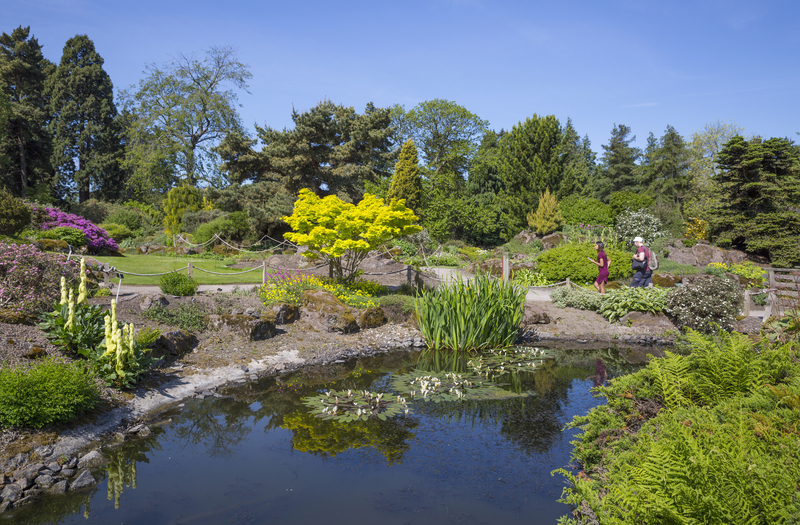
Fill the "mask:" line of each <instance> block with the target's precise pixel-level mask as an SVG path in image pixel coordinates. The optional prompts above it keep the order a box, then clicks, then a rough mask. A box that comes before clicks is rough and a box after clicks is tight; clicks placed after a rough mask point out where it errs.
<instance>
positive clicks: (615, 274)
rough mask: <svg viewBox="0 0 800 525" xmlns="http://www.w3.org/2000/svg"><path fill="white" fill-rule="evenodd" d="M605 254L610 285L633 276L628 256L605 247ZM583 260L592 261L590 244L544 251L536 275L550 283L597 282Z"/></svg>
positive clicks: (594, 269)
mask: <svg viewBox="0 0 800 525" xmlns="http://www.w3.org/2000/svg"><path fill="white" fill-rule="evenodd" d="M605 252H606V255H608V258H609V259H610V260H611V264H610V266H609V277H608V279H609V280H610V281H618V280H620V279H622V278H625V277H630V276H631V275H633V270H631V254H629V253H627V252H623V251H620V250H616V249H614V248H609V247H606V250H605ZM587 257H591V258H592V259H596V257H597V251H596V250H595V249H594V244H592V243H588V242H576V243H570V244H563V245H561V246H558V247H556V248H553V249H552V250H547V251H545V252H543V253H541V254H540V255H539V256H538V257H537V259H536V261H537V266H538V270H539V272H540V273H542V274H543V275H544V276H545V277H546V278H547V279H549V280H550V281H552V282H560V281H564V280H566V279H567V278H569V279H570V280H572V281H575V282H576V283H589V282H594V280H595V279H597V266H596V265H594V264H592V263H591V262H589V261H588V260H587Z"/></svg>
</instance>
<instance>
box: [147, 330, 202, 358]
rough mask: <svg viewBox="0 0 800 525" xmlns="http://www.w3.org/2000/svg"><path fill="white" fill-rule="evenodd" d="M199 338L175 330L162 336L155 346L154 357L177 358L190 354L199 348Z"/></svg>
mask: <svg viewBox="0 0 800 525" xmlns="http://www.w3.org/2000/svg"><path fill="white" fill-rule="evenodd" d="M197 343H198V341H197V337H195V336H194V334H191V333H189V332H184V331H183V330H173V331H171V332H166V333H163V334H161V337H159V338H158V339H157V340H156V342H155V344H154V345H153V352H152V355H153V357H154V358H156V359H158V358H160V357H166V356H173V357H177V356H180V355H182V354H185V353H188V352H190V351H191V350H192V348H194V347H195V346H197Z"/></svg>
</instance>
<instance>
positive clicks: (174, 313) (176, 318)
mask: <svg viewBox="0 0 800 525" xmlns="http://www.w3.org/2000/svg"><path fill="white" fill-rule="evenodd" d="M205 316H206V312H205V311H204V310H203V308H202V307H200V306H199V305H197V304H180V305H178V306H177V308H166V307H164V306H154V307H152V308H148V309H147V310H145V311H144V312H143V313H142V317H144V318H145V319H150V320H151V321H155V322H157V323H161V324H166V325H170V326H177V327H178V328H180V329H182V330H186V331H189V332H200V331H202V330H205V328H206V323H205V321H203V318H204V317H205Z"/></svg>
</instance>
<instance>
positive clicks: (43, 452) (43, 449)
mask: <svg viewBox="0 0 800 525" xmlns="http://www.w3.org/2000/svg"><path fill="white" fill-rule="evenodd" d="M34 452H36V453H37V454H38V455H39V457H40V458H42V459H44V458H46V457H47V456H49V455H50V454H52V453H53V447H51V446H50V445H42V446H39V447H36V448H35V449H34Z"/></svg>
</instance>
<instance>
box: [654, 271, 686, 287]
mask: <svg viewBox="0 0 800 525" xmlns="http://www.w3.org/2000/svg"><path fill="white" fill-rule="evenodd" d="M679 282H681V276H680V275H672V274H671V273H667V272H664V273H654V274H653V284H656V285H658V286H660V287H662V288H674V287H675V285H676V284H677V283H679Z"/></svg>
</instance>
